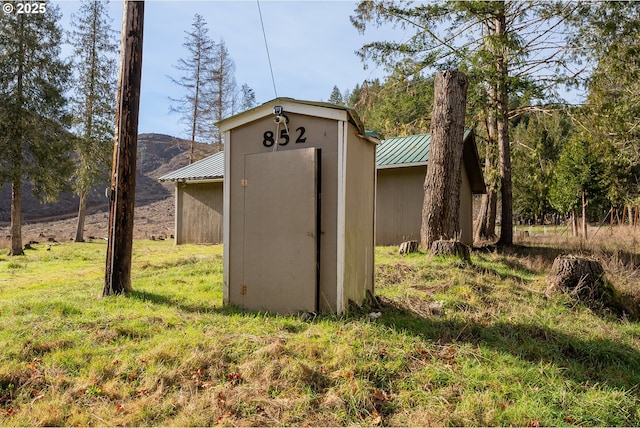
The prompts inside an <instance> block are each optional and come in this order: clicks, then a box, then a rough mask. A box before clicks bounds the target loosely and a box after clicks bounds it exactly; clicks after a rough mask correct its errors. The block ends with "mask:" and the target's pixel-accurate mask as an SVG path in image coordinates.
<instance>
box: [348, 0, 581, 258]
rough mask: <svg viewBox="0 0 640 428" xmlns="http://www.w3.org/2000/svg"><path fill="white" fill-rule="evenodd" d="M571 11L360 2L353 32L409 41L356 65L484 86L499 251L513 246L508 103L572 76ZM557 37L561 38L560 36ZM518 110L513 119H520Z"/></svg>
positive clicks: (556, 6) (369, 54) (529, 5)
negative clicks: (460, 76)
mask: <svg viewBox="0 0 640 428" xmlns="http://www.w3.org/2000/svg"><path fill="white" fill-rule="evenodd" d="M580 8H581V5H580V4H579V3H566V2H554V3H551V2H533V1H530V2H521V1H504V0H503V1H491V2H486V1H445V2H438V3H427V4H424V3H403V2H397V1H386V0H381V1H370V0H363V1H361V2H360V3H359V4H358V6H357V9H356V10H355V15H353V16H352V17H351V21H352V23H353V24H354V26H355V27H356V28H357V29H358V30H359V31H361V32H364V31H365V29H366V27H367V24H369V23H373V24H374V25H377V26H381V25H384V24H387V23H390V24H392V25H399V26H402V28H404V29H405V31H407V32H408V31H413V34H412V35H411V36H410V37H409V38H408V39H407V40H406V41H403V42H400V43H397V42H373V43H369V44H367V45H365V46H363V48H362V49H361V50H360V51H359V54H360V56H361V58H362V59H363V61H369V60H371V61H374V62H376V63H381V64H385V65H387V66H388V67H389V68H391V69H396V70H399V71H400V72H401V73H404V74H416V73H418V72H420V71H422V70H424V69H429V68H436V69H451V68H459V69H460V70H461V71H464V72H466V73H467V74H469V75H470V76H471V78H472V81H471V82H470V85H471V86H473V85H474V80H475V82H476V84H478V85H480V84H481V85H482V86H484V92H485V94H486V96H485V97H484V99H485V106H486V116H487V117H486V118H485V120H486V123H487V124H488V126H487V128H488V134H489V135H488V138H487V141H488V142H489V143H493V142H495V144H497V149H498V150H497V152H498V172H499V177H500V190H501V195H502V228H501V236H500V243H502V244H505V245H509V244H511V243H512V240H513V225H512V182H511V153H510V141H509V121H510V119H511V118H512V116H513V114H514V113H515V111H512V110H511V106H510V97H511V96H514V95H517V96H518V97H519V98H526V99H529V100H532V101H534V100H539V99H542V98H543V97H544V96H545V95H547V94H546V92H547V89H549V88H551V89H553V88H555V87H556V86H554V84H556V83H558V82H565V81H567V79H569V78H570V77H573V76H574V75H575V70H573V69H568V68H569V67H568V64H569V62H568V61H567V58H566V55H567V50H566V49H565V48H566V41H565V38H564V37H563V36H564V35H566V34H568V33H569V31H570V28H569V21H568V20H569V18H571V17H573V15H574V14H575V13H576V12H577V11H578V9H580ZM563 32H564V33H565V34H562V33H563ZM524 110H525V109H520V110H519V111H518V113H520V112H522V111H524Z"/></svg>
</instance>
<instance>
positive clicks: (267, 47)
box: [256, 0, 278, 98]
mask: <svg viewBox="0 0 640 428" xmlns="http://www.w3.org/2000/svg"><path fill="white" fill-rule="evenodd" d="M256 3H257V4H258V14H259V15H260V25H261V26H262V36H263V38H264V47H265V48H266V50H267V60H268V61H269V71H270V72H271V82H272V83H273V92H274V93H275V96H276V98H278V90H277V89H276V79H275V77H274V75H273V67H272V66H271V55H270V54H269V43H267V33H266V31H265V30H264V20H263V19H262V10H261V9H260V0H256Z"/></svg>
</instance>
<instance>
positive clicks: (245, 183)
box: [240, 178, 249, 187]
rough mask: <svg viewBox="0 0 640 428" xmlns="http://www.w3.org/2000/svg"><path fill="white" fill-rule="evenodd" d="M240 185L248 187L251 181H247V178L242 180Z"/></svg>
mask: <svg viewBox="0 0 640 428" xmlns="http://www.w3.org/2000/svg"><path fill="white" fill-rule="evenodd" d="M240 185H241V186H242V187H247V186H248V185H249V180H247V179H246V178H243V179H242V180H240Z"/></svg>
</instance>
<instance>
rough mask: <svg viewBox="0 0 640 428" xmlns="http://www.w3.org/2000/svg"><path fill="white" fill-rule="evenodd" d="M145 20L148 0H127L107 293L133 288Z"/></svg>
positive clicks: (106, 280)
mask: <svg viewBox="0 0 640 428" xmlns="http://www.w3.org/2000/svg"><path fill="white" fill-rule="evenodd" d="M143 24H144V1H131V0H127V1H126V2H125V7H124V19H123V28H122V45H121V57H120V77H119V85H118V86H119V87H118V105H117V114H116V144H115V150H114V160H115V163H114V166H113V171H112V180H111V183H112V184H111V190H112V191H111V204H110V213H109V238H108V239H109V241H108V244H107V263H106V271H105V285H104V289H103V291H102V294H103V296H108V295H111V294H122V293H128V292H130V291H131V256H132V249H133V216H134V202H135V190H136V151H137V146H138V113H139V109H140V82H141V77H142V35H143Z"/></svg>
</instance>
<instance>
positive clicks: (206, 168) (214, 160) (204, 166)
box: [158, 152, 224, 182]
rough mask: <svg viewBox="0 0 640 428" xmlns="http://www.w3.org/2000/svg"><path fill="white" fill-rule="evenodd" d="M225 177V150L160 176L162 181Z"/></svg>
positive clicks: (206, 179) (220, 178)
mask: <svg viewBox="0 0 640 428" xmlns="http://www.w3.org/2000/svg"><path fill="white" fill-rule="evenodd" d="M223 178H224V152H218V153H216V154H213V155H211V156H208V157H206V158H204V159H201V160H199V161H197V162H194V163H192V164H191V165H187V166H185V167H182V168H180V169H178V170H176V171H173V172H170V173H169V174H165V175H163V176H162V177H160V178H158V180H160V181H179V182H183V181H190V182H193V181H212V180H222V179H223Z"/></svg>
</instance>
